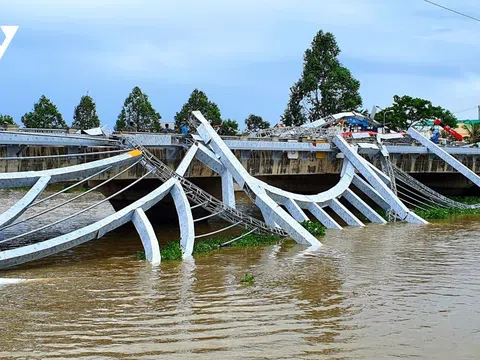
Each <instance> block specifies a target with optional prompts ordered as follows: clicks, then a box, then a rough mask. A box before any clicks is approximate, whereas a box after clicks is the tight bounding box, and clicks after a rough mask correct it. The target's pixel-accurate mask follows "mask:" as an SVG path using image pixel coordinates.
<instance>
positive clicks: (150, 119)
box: [115, 86, 162, 132]
mask: <svg viewBox="0 0 480 360" xmlns="http://www.w3.org/2000/svg"><path fill="white" fill-rule="evenodd" d="M161 118H162V116H161V115H160V114H159V113H158V112H156V111H155V109H154V108H153V106H152V104H151V103H150V100H148V96H147V94H144V93H143V92H142V90H141V89H140V88H139V87H138V86H135V87H134V88H133V90H132V92H131V93H130V95H128V97H127V98H126V99H125V102H124V103H123V108H122V111H121V112H120V114H119V115H118V118H117V122H116V124H115V130H117V131H119V130H125V129H127V128H128V127H132V126H133V127H135V129H136V131H139V132H152V131H153V132H159V131H160V130H161V125H160V119H161ZM127 125H128V127H127Z"/></svg>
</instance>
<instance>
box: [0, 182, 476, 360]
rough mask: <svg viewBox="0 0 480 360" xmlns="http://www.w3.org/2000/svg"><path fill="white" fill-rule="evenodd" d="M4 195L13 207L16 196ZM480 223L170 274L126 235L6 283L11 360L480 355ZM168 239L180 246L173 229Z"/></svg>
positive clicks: (372, 231) (396, 229)
mask: <svg viewBox="0 0 480 360" xmlns="http://www.w3.org/2000/svg"><path fill="white" fill-rule="evenodd" d="M1 196H2V199H3V201H2V209H3V208H5V207H7V206H8V204H10V203H12V202H13V201H14V199H15V198H16V195H15V194H14V193H13V192H10V193H2V194H1ZM71 196H72V194H67V195H64V198H68V197H71ZM99 199H101V195H98V194H92V195H91V196H90V195H87V196H86V197H85V199H83V200H82V201H83V203H82V202H78V203H76V205H75V206H70V207H68V209H63V210H59V212H57V213H56V215H61V214H63V215H65V214H68V213H73V212H74V211H75V210H78V208H81V207H84V206H86V205H87V204H91V202H92V201H95V200H97V201H98V200H99ZM55 201H59V200H55ZM110 211H112V210H111V208H110V207H109V205H108V204H106V205H105V206H102V207H101V208H98V209H97V210H96V211H94V212H93V213H89V214H88V215H83V216H79V217H76V218H75V224H74V225H75V226H79V225H82V224H88V223H89V222H91V221H92V220H93V219H95V218H99V217H101V216H104V215H105V214H106V213H108V212H110ZM56 215H55V214H54V215H53V216H56ZM150 216H152V214H150ZM48 219H49V218H48V217H45V218H43V217H42V218H40V219H39V221H40V223H44V222H46V221H48ZM479 220H480V218H479V217H478V216H477V217H462V218H458V219H456V220H455V221H449V222H438V223H435V224H432V225H428V226H415V225H409V224H392V225H387V226H376V225H369V226H367V227H366V228H363V229H351V228H349V229H345V230H343V231H330V232H328V233H327V236H326V237H325V238H324V239H323V240H322V241H323V242H324V244H325V246H324V247H323V248H321V249H319V250H317V251H310V250H309V249H307V248H305V247H303V246H299V245H296V244H294V243H292V242H286V243H284V244H282V245H276V246H269V247H265V248H260V249H233V248H231V249H224V250H221V251H217V252H214V253H211V254H208V255H204V256H196V257H195V258H194V259H192V260H190V261H183V262H163V263H162V264H161V266H160V267H159V268H152V267H151V266H150V265H149V264H148V263H146V262H142V261H138V260H137V259H136V256H135V253H136V251H138V250H141V249H142V247H141V243H140V240H139V239H138V236H137V235H136V234H135V231H134V229H133V228H132V227H124V228H122V229H120V230H119V231H115V232H113V233H110V234H109V235H108V236H106V237H105V238H103V239H101V240H97V241H92V242H89V243H87V244H84V245H82V246H80V247H78V248H75V249H72V250H69V251H67V252H64V253H62V254H58V255H55V256H52V257H50V258H46V259H43V260H40V261H37V262H34V263H32V264H27V265H25V266H22V267H19V268H16V269H12V270H8V271H2V272H1V273H0V278H2V279H1V280H0V358H1V359H398V358H422V359H479V358H480V301H479V300H480V267H479V265H478V262H479V257H480V221H479ZM68 226H73V225H72V224H70V225H68V224H65V225H64V228H61V229H60V230H61V231H65V230H66V229H68ZM217 226H220V225H218V224H216V223H215V222H213V223H210V224H203V225H202V226H201V229H199V230H200V231H208V230H211V229H214V228H216V227H217ZM29 228H30V227H28V226H25V227H24V228H23V229H22V230H25V229H29ZM60 230H58V229H57V230H54V229H52V230H51V231H52V233H55V231H60ZM17 231H20V230H17ZM156 232H157V235H158V237H159V238H160V241H161V243H162V244H163V243H165V242H167V241H170V240H173V239H177V238H178V230H177V229H176V227H175V226H174V225H172V224H162V225H158V226H156ZM12 233H14V229H12ZM246 272H248V273H251V274H253V275H254V276H255V282H254V284H253V285H251V286H246V285H243V284H242V283H241V282H240V280H241V278H242V277H243V275H244V274H245V273H246ZM17 279H26V280H28V281H26V282H23V281H22V282H17Z"/></svg>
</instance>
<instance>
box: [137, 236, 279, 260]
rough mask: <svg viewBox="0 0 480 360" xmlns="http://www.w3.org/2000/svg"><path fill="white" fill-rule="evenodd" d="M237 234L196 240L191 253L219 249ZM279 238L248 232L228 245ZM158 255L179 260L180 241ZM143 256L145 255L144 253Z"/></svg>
mask: <svg viewBox="0 0 480 360" xmlns="http://www.w3.org/2000/svg"><path fill="white" fill-rule="evenodd" d="M236 237H238V236H229V237H224V238H217V239H207V240H202V241H198V242H196V243H195V244H194V246H193V254H194V255H197V254H205V253H209V252H212V251H215V250H218V249H220V247H221V245H222V244H223V243H225V242H227V241H229V240H233V239H235V238H236ZM280 240H281V237H280V236H277V235H257V234H248V235H245V236H244V237H243V238H241V239H239V240H237V241H234V242H233V243H231V244H229V246H230V247H245V248H246V247H260V246H268V245H274V244H277V243H278V242H279V241H280ZM139 253H144V252H143V251H139V252H137V259H139V260H145V257H143V258H139V255H138V254H139ZM160 255H161V257H162V261H164V260H181V259H182V248H181V247H180V241H173V242H171V243H168V244H167V245H166V246H164V247H163V248H162V249H160ZM144 256H145V255H144Z"/></svg>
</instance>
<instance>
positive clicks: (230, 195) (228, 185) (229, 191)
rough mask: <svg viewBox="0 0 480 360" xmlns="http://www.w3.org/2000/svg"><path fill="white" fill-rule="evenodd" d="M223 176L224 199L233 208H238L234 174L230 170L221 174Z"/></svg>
mask: <svg viewBox="0 0 480 360" xmlns="http://www.w3.org/2000/svg"><path fill="white" fill-rule="evenodd" d="M221 178H222V201H223V203H224V204H226V205H227V206H229V207H231V208H232V209H235V208H236V203H235V188H234V187H233V176H232V174H230V173H229V172H228V171H224V172H223V173H222V174H221Z"/></svg>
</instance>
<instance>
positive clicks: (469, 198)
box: [450, 196, 480, 205]
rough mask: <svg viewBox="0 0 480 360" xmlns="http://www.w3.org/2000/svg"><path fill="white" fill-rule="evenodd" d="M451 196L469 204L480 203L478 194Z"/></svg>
mask: <svg viewBox="0 0 480 360" xmlns="http://www.w3.org/2000/svg"><path fill="white" fill-rule="evenodd" d="M450 198H451V199H452V200H455V201H458V202H461V203H464V204H467V205H476V204H480V197H478V196H451V197H450Z"/></svg>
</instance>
